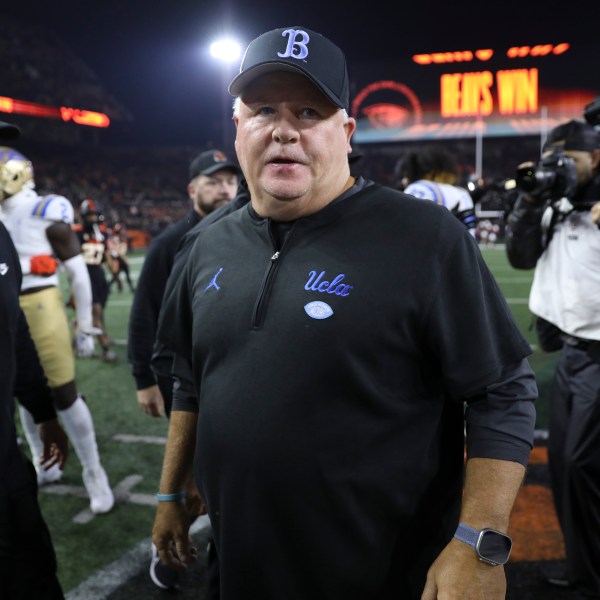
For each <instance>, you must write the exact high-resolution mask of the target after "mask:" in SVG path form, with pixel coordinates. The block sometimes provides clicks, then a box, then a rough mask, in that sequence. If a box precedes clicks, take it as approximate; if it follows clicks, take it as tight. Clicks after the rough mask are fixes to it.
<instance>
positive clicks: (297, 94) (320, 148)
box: [234, 72, 356, 221]
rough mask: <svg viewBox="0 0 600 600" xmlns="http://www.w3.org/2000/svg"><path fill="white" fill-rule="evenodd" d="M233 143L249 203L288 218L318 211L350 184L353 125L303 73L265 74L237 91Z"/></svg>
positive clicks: (259, 210) (258, 209) (262, 211)
mask: <svg viewBox="0 0 600 600" xmlns="http://www.w3.org/2000/svg"><path fill="white" fill-rule="evenodd" d="M234 122H235V124H236V127H237V135H236V140H235V148H236V152H237V155H238V160H239V162H240V165H241V167H242V170H243V171H244V175H245V176H246V181H247V182H248V187H249V189H250V194H251V198H252V206H253V207H254V209H255V210H256V212H257V213H258V214H259V215H261V216H262V217H271V218H273V219H275V220H280V221H290V220H293V219H297V218H299V217H302V216H306V215H309V214H312V213H314V212H317V211H318V210H320V209H321V208H323V207H324V206H326V205H327V204H329V202H331V201H332V200H334V199H335V198H336V197H337V196H339V195H340V194H341V193H342V192H343V191H344V190H345V189H347V188H348V187H349V186H350V184H351V181H352V180H351V179H350V169H349V165H348V153H349V152H350V151H351V148H350V138H351V137H352V134H353V133H354V129H355V127H356V124H355V121H354V119H348V118H347V117H346V116H345V113H344V111H342V110H340V109H338V108H337V107H336V106H334V105H333V104H332V103H331V102H330V101H329V100H328V99H327V98H326V97H325V96H324V95H323V94H322V93H321V92H320V91H319V89H318V88H316V87H315V86H314V85H313V84H312V83H311V82H310V81H309V80H308V79H307V78H306V77H304V76H302V75H299V74H298V75H296V74H294V73H287V72H279V73H269V74H267V75H263V76H261V77H258V78H257V79H256V80H255V81H253V82H252V83H251V84H250V85H249V86H248V87H247V88H246V89H245V90H244V92H243V94H242V96H241V102H240V104H239V113H238V114H237V115H236V116H234Z"/></svg>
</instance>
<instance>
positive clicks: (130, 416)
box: [40, 247, 556, 600]
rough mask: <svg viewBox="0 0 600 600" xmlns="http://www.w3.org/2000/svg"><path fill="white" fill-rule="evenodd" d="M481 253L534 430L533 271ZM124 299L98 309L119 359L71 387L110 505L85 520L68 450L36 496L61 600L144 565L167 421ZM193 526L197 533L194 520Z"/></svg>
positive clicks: (548, 371)
mask: <svg viewBox="0 0 600 600" xmlns="http://www.w3.org/2000/svg"><path fill="white" fill-rule="evenodd" d="M482 253H483V255H484V258H485V260H486V262H487V263H488V264H489V266H490V269H491V270H492V272H493V273H494V276H495V278H496V280H497V282H498V284H499V287H500V288H501V290H502V292H503V293H504V295H505V297H506V298H507V301H508V303H509V306H510V308H511V310H512V311H513V314H514V315H515V319H516V321H517V323H518V325H519V327H520V329H521V331H522V332H523V334H524V336H525V337H526V339H527V340H528V341H529V342H530V344H532V346H533V347H534V353H533V355H532V356H531V358H530V362H531V365H532V367H533V368H534V370H535V372H536V375H537V377H538V386H539V389H540V401H539V402H538V407H537V408H538V422H537V428H538V429H539V430H541V431H542V432H543V430H545V429H546V424H547V408H546V406H547V402H546V397H547V389H548V385H549V382H550V378H551V375H552V371H553V368H554V362H555V360H556V358H555V356H553V355H546V354H544V353H542V352H541V351H539V350H538V349H537V346H536V340H535V332H534V331H533V330H531V329H530V323H531V315H530V313H529V310H528V308H527V297H528V293H529V288H530V285H531V279H532V274H533V273H532V272H531V271H515V270H514V269H512V268H511V267H510V265H509V264H508V262H507V260H506V255H505V252H504V249H503V248H502V247H497V248H483V249H482ZM142 262H143V253H139V252H137V253H132V255H131V256H130V264H131V272H132V276H133V279H134V281H136V280H137V275H138V273H139V270H140V268H141V265H142ZM131 300H132V295H131V293H130V292H129V291H128V289H127V286H126V285H124V287H123V292H122V293H119V292H118V291H117V290H116V289H115V288H113V291H112V294H111V296H110V297H109V301H108V305H107V309H106V325H107V331H108V334H109V335H110V336H111V338H112V339H113V340H114V341H115V345H114V346H113V349H114V351H115V352H116V353H117V354H118V357H119V361H118V362H117V363H116V364H107V363H104V362H101V361H99V360H97V359H78V360H77V382H78V388H79V390H80V391H81V392H82V393H83V394H84V395H85V397H86V399H87V401H88V403H89V406H90V408H91V411H92V414H93V416H94V421H95V425H96V433H97V439H98V445H99V447H100V453H101V456H102V461H103V464H104V466H105V468H106V470H107V473H108V475H109V479H110V482H111V486H112V487H113V489H114V490H115V496H116V498H117V504H116V506H115V508H114V509H113V511H111V512H110V513H109V514H108V515H104V516H94V515H92V513H91V512H90V511H89V509H88V508H87V507H88V500H87V498H86V496H85V493H84V490H83V486H82V483H81V473H80V467H79V463H78V461H77V457H76V456H75V454H74V452H72V453H71V455H70V456H69V460H68V462H67V466H66V468H65V472H64V475H63V479H62V481H61V482H60V484H59V485H54V486H50V487H48V488H44V489H42V490H41V491H40V503H41V506H42V511H43V513H44V515H45V517H46V520H47V522H48V524H49V527H50V530H51V534H52V538H53V541H54V544H55V548H56V552H57V559H58V565H59V579H60V581H61V583H62V585H63V589H64V590H65V592H71V593H69V594H68V595H67V598H69V599H70V600H75V599H76V598H77V599H79V598H85V599H86V600H88V599H89V600H92V599H98V600H100V599H101V598H107V597H108V596H107V592H108V588H107V587H106V584H107V583H108V581H109V580H111V581H114V582H116V581H117V580H118V579H119V577H126V576H129V574H130V571H131V569H133V568H134V566H136V565H137V568H139V565H140V564H141V565H142V567H143V569H145V568H146V565H147V561H148V556H149V536H150V532H151V527H152V522H153V518H154V506H155V498H154V494H155V493H156V491H157V486H158V479H159V474H160V468H161V463H162V453H163V448H164V440H165V436H166V432H167V421H166V419H164V418H163V419H153V418H150V417H148V416H146V415H145V414H143V413H142V412H141V411H140V410H139V408H138V406H137V402H136V397H135V386H134V381H133V378H132V376H131V370H130V366H129V364H128V363H127V347H126V337H127V323H128V318H129V310H130V306H131ZM541 435H542V436H543V433H542V434H541ZM197 527H198V528H200V529H201V528H202V527H203V525H202V522H200V523H199V524H198V525H197ZM127 565H129V569H128V567H127ZM118 573H120V574H121V575H117V574H118ZM98 574H104V575H103V576H101V577H100V581H105V584H102V583H100V584H98V580H97V577H96V579H94V576H95V575H96V576H97V575H98ZM103 577H104V579H103ZM90 578H91V579H90ZM86 586H87V587H86ZM108 587H110V586H108Z"/></svg>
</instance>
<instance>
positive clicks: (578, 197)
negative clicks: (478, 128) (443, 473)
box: [506, 120, 600, 598]
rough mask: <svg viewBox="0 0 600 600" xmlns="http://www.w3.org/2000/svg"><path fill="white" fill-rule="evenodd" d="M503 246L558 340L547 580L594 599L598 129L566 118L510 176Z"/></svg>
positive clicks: (599, 410) (598, 488) (599, 583)
mask: <svg viewBox="0 0 600 600" xmlns="http://www.w3.org/2000/svg"><path fill="white" fill-rule="evenodd" d="M516 182H517V187H518V188H519V191H520V193H519V197H518V199H517V201H516V203H515V206H514V209H513V210H512V211H511V213H510V215H509V216H508V220H507V232H506V249H507V253H508V259H509V261H510V263H511V265H512V266H513V267H515V268H517V269H531V268H534V267H535V274H534V279H533V284H532V288H531V293H530V297H529V308H530V310H531V311H532V312H533V314H534V315H536V316H537V317H540V318H541V319H543V320H544V321H542V322H546V323H548V324H549V326H551V327H553V328H554V330H555V331H556V332H557V333H558V335H557V336H556V338H557V339H558V340H559V343H558V344H556V345H554V346H553V348H543V349H558V348H560V351H561V353H560V356H559V359H558V363H557V367H556V373H555V379H554V383H553V389H552V393H551V403H550V421H549V442H548V459H549V467H550V476H551V485H552V493H553V496H554V503H555V506H556V511H557V514H558V518H559V522H560V525H561V529H562V531H563V535H564V541H565V550H566V572H565V573H564V575H562V574H561V575H560V576H556V577H549V578H548V581H549V583H553V584H555V585H561V586H563V587H572V588H575V589H576V590H577V592H578V593H579V594H580V596H578V597H581V598H600V560H598V557H600V485H599V480H598V473H599V472H600V228H599V227H600V132H599V131H597V130H596V129H595V128H594V127H593V125H592V124H591V123H584V122H583V121H576V120H572V121H569V122H567V123H564V124H562V125H559V126H558V127H556V128H555V129H553V130H552V131H551V132H550V135H549V137H548V140H547V141H546V144H545V145H544V153H543V156H542V159H541V161H540V162H539V163H538V164H537V165H535V164H532V163H524V164H523V165H520V166H519V167H518V169H517V177H516Z"/></svg>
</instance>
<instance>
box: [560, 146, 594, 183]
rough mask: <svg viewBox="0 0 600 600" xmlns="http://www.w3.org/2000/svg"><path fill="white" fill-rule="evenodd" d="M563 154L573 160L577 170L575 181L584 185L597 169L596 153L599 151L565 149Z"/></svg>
mask: <svg viewBox="0 0 600 600" xmlns="http://www.w3.org/2000/svg"><path fill="white" fill-rule="evenodd" d="M565 154H566V155H567V156H570V157H571V158H572V159H573V160H574V161H575V169H576V170H577V183H578V184H579V185H585V184H586V183H587V182H588V181H590V180H591V179H592V177H593V176H594V173H595V172H596V171H597V169H598V155H600V152H598V151H596V152H595V153H594V152H584V151H582V150H565Z"/></svg>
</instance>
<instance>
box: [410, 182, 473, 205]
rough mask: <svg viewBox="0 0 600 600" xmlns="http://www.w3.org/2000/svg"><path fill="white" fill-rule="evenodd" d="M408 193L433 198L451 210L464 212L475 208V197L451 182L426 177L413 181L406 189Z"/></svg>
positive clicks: (418, 196)
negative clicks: (430, 179)
mask: <svg viewBox="0 0 600 600" xmlns="http://www.w3.org/2000/svg"><path fill="white" fill-rule="evenodd" d="M404 192H405V193H406V194H410V195H411V196H415V198H422V199H423V200H432V201H433V202H435V203H436V204H440V205H441V206H445V207H446V208H447V209H448V210H449V211H454V212H462V211H463V210H468V209H470V208H473V199H472V198H471V196H470V195H469V192H467V190H465V189H464V188H461V187H458V186H456V185H450V184H449V183H437V182H436V181H429V180H426V179H419V180H418V181H413V182H412V183H410V184H409V185H408V186H407V187H406V189H405V190H404Z"/></svg>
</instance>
